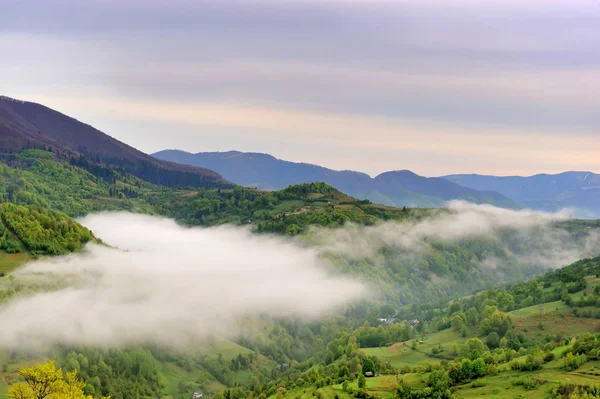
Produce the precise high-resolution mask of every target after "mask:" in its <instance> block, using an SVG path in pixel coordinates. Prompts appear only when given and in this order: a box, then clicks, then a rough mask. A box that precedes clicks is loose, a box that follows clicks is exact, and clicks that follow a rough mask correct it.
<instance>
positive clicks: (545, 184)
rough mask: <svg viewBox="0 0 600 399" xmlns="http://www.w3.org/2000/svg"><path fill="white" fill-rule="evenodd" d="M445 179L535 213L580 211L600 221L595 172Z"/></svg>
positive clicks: (598, 179) (598, 178)
mask: <svg viewBox="0 0 600 399" xmlns="http://www.w3.org/2000/svg"><path fill="white" fill-rule="evenodd" d="M443 178H444V179H447V180H448V181H451V182H454V183H457V184H460V185H462V186H465V187H470V188H473V189H475V190H494V191H497V192H499V193H502V194H504V195H506V196H507V197H510V198H512V199H514V200H516V201H519V202H521V203H523V204H524V205H526V206H527V207H530V208H534V209H541V210H546V211H556V210H558V209H561V208H566V207H572V208H577V209H578V212H579V214H578V216H580V217H595V218H598V217H600V175H598V174H595V173H592V172H563V173H558V174H538V175H534V176H527V177H523V176H485V175H477V174H470V175H469V174H458V175H448V176H444V177H443Z"/></svg>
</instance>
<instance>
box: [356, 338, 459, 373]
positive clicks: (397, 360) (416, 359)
mask: <svg viewBox="0 0 600 399" xmlns="http://www.w3.org/2000/svg"><path fill="white" fill-rule="evenodd" d="M419 340H420V339H419V338H417V342H419ZM464 341H465V338H463V337H462V336H461V335H460V334H459V333H458V332H455V331H452V330H444V331H439V332H436V333H433V334H426V335H425V337H424V339H423V343H422V344H417V349H416V350H414V349H412V342H413V341H412V340H411V341H407V342H405V343H402V342H400V343H397V344H394V345H392V346H389V347H385V348H364V349H361V350H362V351H363V352H364V353H365V354H366V355H368V356H375V357H377V358H379V359H380V360H381V361H384V362H390V365H392V366H393V367H395V368H398V369H400V368H402V367H404V366H411V367H412V366H416V365H418V364H419V363H421V362H424V361H430V362H437V361H439V360H438V359H435V358H432V357H429V356H427V353H428V352H430V351H431V350H432V349H433V348H437V347H439V346H440V345H442V346H443V347H444V349H445V350H448V349H449V348H450V345H452V344H453V343H458V344H461V343H463V342H464Z"/></svg>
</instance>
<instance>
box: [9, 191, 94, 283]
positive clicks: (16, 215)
mask: <svg viewBox="0 0 600 399" xmlns="http://www.w3.org/2000/svg"><path fill="white" fill-rule="evenodd" d="M90 241H96V238H95V237H94V236H93V234H92V233H91V232H90V231H89V230H88V229H86V228H85V227H83V226H81V225H80V224H79V223H77V222H75V221H74V220H73V219H71V218H70V217H68V216H67V215H65V214H63V213H60V212H57V211H53V210H49V209H47V208H42V207H39V206H31V205H16V204H13V203H7V202H5V203H0V273H1V274H2V275H4V274H5V273H6V272H8V271H10V270H11V269H12V268H14V267H15V266H18V265H19V264H21V263H23V262H25V261H26V260H28V259H29V258H31V257H36V256H39V255H62V254H66V253H69V252H73V251H77V250H79V249H81V248H82V247H83V246H84V245H85V244H86V243H88V242H90Z"/></svg>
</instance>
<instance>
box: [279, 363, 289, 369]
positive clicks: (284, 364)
mask: <svg viewBox="0 0 600 399" xmlns="http://www.w3.org/2000/svg"><path fill="white" fill-rule="evenodd" d="M289 368H290V365H289V363H282V364H280V365H279V369H280V370H287V369H289Z"/></svg>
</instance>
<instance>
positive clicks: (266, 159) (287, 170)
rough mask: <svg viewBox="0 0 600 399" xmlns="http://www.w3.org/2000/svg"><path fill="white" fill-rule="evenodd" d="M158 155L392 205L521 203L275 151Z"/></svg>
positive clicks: (244, 181)
mask: <svg viewBox="0 0 600 399" xmlns="http://www.w3.org/2000/svg"><path fill="white" fill-rule="evenodd" d="M152 155H153V156H155V157H156V158H158V159H162V160H166V161H171V162H177V163H181V164H185V165H193V166H200V167H205V168H209V169H212V170H215V171H217V172H218V173H220V174H222V175H223V177H224V178H226V179H227V180H230V181H232V182H234V183H237V184H241V185H244V186H251V187H257V188H261V189H269V190H276V189H282V188H285V187H287V186H288V185H290V184H300V183H306V182H315V181H322V182H325V183H327V184H329V185H331V186H333V187H335V188H337V189H338V190H341V191H342V192H345V193H347V194H349V195H352V196H354V197H357V198H361V199H365V198H367V199H369V200H371V201H373V202H376V203H380V204H384V205H390V206H399V207H402V206H410V207H440V206H442V205H443V204H444V203H445V202H446V201H449V200H454V199H462V200H466V201H470V202H473V203H479V204H493V205H496V206H500V207H504V208H511V209H516V208H520V207H521V206H520V204H519V203H518V202H516V201H513V200H511V199H509V198H507V197H506V196H504V195H502V194H499V193H497V192H493V191H486V192H483V191H478V190H474V189H471V188H467V187H462V186H460V185H459V184H455V183H452V182H450V181H447V180H445V179H441V178H437V177H433V178H427V177H423V176H419V175H417V174H415V173H413V172H411V171H407V170H403V171H393V172H386V173H382V174H381V175H379V176H377V177H375V178H371V177H370V176H369V175H367V174H366V173H362V172H355V171H350V170H344V171H336V170H332V169H328V168H325V167H322V166H318V165H312V164H307V163H296V162H290V161H284V160H280V159H277V158H275V157H273V156H272V155H269V154H263V153H249V152H240V151H227V152H201V153H197V154H192V153H188V152H185V151H180V150H165V151H160V152H157V153H154V154H152Z"/></svg>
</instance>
